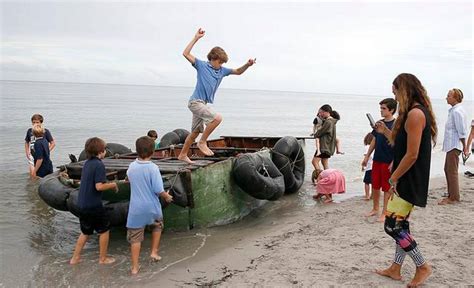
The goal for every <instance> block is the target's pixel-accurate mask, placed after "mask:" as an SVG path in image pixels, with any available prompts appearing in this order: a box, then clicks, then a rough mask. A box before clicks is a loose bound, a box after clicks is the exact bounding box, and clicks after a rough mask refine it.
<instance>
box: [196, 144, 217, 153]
mask: <svg viewBox="0 0 474 288" xmlns="http://www.w3.org/2000/svg"><path fill="white" fill-rule="evenodd" d="M197 147H198V148H199V150H201V152H202V153H203V154H204V155H206V156H214V152H212V151H211V149H209V147H207V143H206V142H201V141H199V142H198V143H197Z"/></svg>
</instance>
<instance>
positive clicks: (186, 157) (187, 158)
mask: <svg viewBox="0 0 474 288" xmlns="http://www.w3.org/2000/svg"><path fill="white" fill-rule="evenodd" d="M178 160H181V161H184V162H186V163H188V164H195V163H196V162H194V161H192V160H191V159H189V157H188V156H187V155H184V156H181V155H179V156H178Z"/></svg>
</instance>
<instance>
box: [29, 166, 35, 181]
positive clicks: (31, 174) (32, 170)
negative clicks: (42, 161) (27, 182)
mask: <svg viewBox="0 0 474 288" xmlns="http://www.w3.org/2000/svg"><path fill="white" fill-rule="evenodd" d="M28 168H29V171H30V177H31V178H34V177H33V173H34V172H35V167H34V166H33V165H28Z"/></svg>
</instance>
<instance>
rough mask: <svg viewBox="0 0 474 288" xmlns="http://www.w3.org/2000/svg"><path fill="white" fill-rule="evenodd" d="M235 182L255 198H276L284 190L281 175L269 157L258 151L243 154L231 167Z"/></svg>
mask: <svg viewBox="0 0 474 288" xmlns="http://www.w3.org/2000/svg"><path fill="white" fill-rule="evenodd" d="M232 175H233V178H234V181H235V183H236V184H237V185H238V186H239V187H240V188H241V189H242V190H244V191H245V192H246V193H248V194H249V195H251V196H253V197H254V198H257V199H262V200H263V199H266V200H277V199H278V198H280V197H281V196H282V195H283V194H284V191H285V182H284V179H283V175H282V174H281V173H280V171H278V168H277V167H276V166H275V165H274V164H273V162H272V160H271V159H270V157H264V156H263V155H260V154H258V153H248V154H243V155H241V156H239V157H237V158H236V160H235V162H234V165H233V167H232Z"/></svg>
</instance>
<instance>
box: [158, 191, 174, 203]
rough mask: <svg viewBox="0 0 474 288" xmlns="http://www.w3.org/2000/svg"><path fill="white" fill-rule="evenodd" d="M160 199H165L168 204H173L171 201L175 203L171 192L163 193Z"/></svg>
mask: <svg viewBox="0 0 474 288" xmlns="http://www.w3.org/2000/svg"><path fill="white" fill-rule="evenodd" d="M160 197H161V198H163V200H165V202H166V203H171V201H173V196H171V195H170V192H169V191H165V192H161V193H160Z"/></svg>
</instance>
